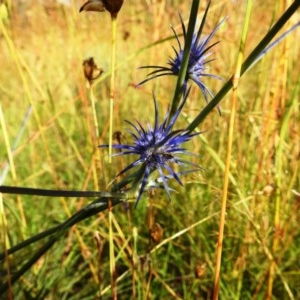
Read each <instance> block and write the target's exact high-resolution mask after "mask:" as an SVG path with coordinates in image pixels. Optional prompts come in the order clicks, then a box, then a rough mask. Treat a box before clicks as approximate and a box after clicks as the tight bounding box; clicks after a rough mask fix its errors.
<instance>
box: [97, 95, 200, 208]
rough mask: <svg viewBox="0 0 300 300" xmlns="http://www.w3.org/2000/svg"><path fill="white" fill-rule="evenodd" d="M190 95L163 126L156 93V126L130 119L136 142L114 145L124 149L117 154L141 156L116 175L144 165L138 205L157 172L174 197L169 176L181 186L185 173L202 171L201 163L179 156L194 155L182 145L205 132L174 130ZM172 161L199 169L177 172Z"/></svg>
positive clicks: (185, 97)
mask: <svg viewBox="0 0 300 300" xmlns="http://www.w3.org/2000/svg"><path fill="white" fill-rule="evenodd" d="M188 94H189V91H188V92H187V93H186V95H185V96H184V98H183V101H182V103H181V105H180V106H179V108H178V110H177V111H176V113H175V114H174V116H173V117H172V118H171V120H170V122H169V124H167V120H168V118H169V111H168V112H167V114H166V116H165V118H164V120H163V122H162V123H161V124H160V125H159V117H158V108H157V101H156V98H155V96H154V95H153V99H154V109H155V119H154V125H153V126H151V125H150V124H149V123H148V124H147V128H144V127H143V126H142V125H141V124H140V123H139V122H137V124H136V125H135V124H133V123H132V122H130V121H126V122H127V123H128V124H129V125H130V126H131V128H132V129H130V130H128V132H129V134H130V135H131V136H132V138H133V143H132V144H131V145H126V144H121V145H119V144H115V145H112V147H113V148H115V149H120V150H122V152H120V153H116V154H114V156H118V155H130V154H133V155H137V156H138V158H137V159H136V160H135V161H134V162H132V163H131V164H129V165H128V166H127V167H126V168H125V169H123V170H122V171H121V172H120V173H119V174H118V175H117V176H116V177H118V176H120V175H122V174H124V173H125V172H127V171H129V170H131V169H132V168H134V167H136V166H141V167H140V170H139V171H138V172H137V173H138V174H140V175H138V180H136V181H139V179H140V180H141V186H140V189H139V193H138V197H137V201H136V205H137V204H138V202H139V200H140V198H141V196H142V193H143V191H144V190H145V188H146V186H147V184H148V183H149V176H150V174H151V173H152V172H153V171H155V170H157V171H158V173H159V179H160V181H162V183H163V186H164V189H165V190H166V192H167V194H168V197H169V198H170V188H169V186H168V184H167V180H168V179H169V178H175V179H176V181H177V182H178V183H179V184H180V185H183V184H182V182H181V180H180V178H179V176H180V175H181V174H185V173H189V172H191V171H196V170H199V166H198V165H196V164H194V163H192V162H190V161H186V160H183V159H182V158H180V157H179V155H181V154H186V155H194V154H192V153H190V152H188V151H186V149H185V148H183V147H182V144H184V143H186V142H187V141H189V140H190V139H191V138H192V137H194V136H195V135H198V134H200V133H201V132H197V133H191V132H188V131H185V130H174V129H173V127H174V125H175V123H176V120H177V118H178V116H179V114H180V112H181V110H182V108H183V106H184V104H185V102H186V99H187V97H188ZM100 147H108V145H103V146H100ZM172 164H177V165H180V166H184V165H187V166H193V167H195V169H193V170H188V171H184V172H181V173H176V172H175V171H174V170H173V169H172V167H171V165H172ZM164 171H167V172H168V173H169V174H168V175H165V173H164Z"/></svg>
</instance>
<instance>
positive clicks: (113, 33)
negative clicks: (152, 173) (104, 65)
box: [108, 16, 117, 163]
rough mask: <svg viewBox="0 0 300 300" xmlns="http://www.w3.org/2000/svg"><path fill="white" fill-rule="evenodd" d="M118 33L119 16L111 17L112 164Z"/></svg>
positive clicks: (110, 142)
mask: <svg viewBox="0 0 300 300" xmlns="http://www.w3.org/2000/svg"><path fill="white" fill-rule="evenodd" d="M116 32H117V16H112V17H111V60H110V64H111V66H110V69H111V75H110V95H109V103H110V104H109V141H108V155H109V159H108V161H109V163H111V155H112V136H113V110H114V100H115V94H114V93H115V65H116Z"/></svg>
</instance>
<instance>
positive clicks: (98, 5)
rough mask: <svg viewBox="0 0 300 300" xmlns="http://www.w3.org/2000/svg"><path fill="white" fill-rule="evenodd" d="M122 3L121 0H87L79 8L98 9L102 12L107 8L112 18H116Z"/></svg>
mask: <svg viewBox="0 0 300 300" xmlns="http://www.w3.org/2000/svg"><path fill="white" fill-rule="evenodd" d="M122 5H123V0H88V1H87V2H85V3H84V4H83V5H82V6H81V7H80V9H79V12H82V11H98V12H103V11H105V10H107V11H108V12H110V14H111V16H112V17H113V18H116V17H117V15H118V12H119V11H120V9H121V7H122Z"/></svg>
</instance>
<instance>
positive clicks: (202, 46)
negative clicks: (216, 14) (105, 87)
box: [137, 3, 225, 102]
mask: <svg viewBox="0 0 300 300" xmlns="http://www.w3.org/2000/svg"><path fill="white" fill-rule="evenodd" d="M209 5H210V3H209V4H208V6H207V8H206V11H205V13H204V16H203V19H202V22H201V25H200V27H199V29H198V32H197V33H194V35H193V40H192V44H191V50H190V56H189V61H188V68H187V73H186V78H185V81H184V84H183V92H186V89H187V83H188V81H189V80H192V81H193V82H195V83H196V84H197V86H198V87H199V88H200V90H201V92H202V93H203V95H204V97H205V100H206V102H207V101H208V95H210V96H211V97H213V93H212V92H211V90H210V89H209V88H208V87H207V86H206V85H205V84H204V83H203V81H202V78H203V77H212V78H215V79H219V80H221V77H219V76H217V75H213V74H209V73H208V72H207V70H208V67H207V65H208V64H209V63H210V62H212V61H214V60H215V59H208V57H209V56H210V55H211V54H213V52H212V51H210V50H211V49H212V48H213V47H214V46H215V45H216V44H218V43H219V42H215V43H213V44H211V45H209V42H210V41H211V39H212V37H213V36H214V34H215V33H216V31H217V30H218V28H219V27H220V26H221V24H222V23H223V22H224V20H225V19H223V20H222V21H221V22H220V23H219V24H218V25H217V26H216V27H215V28H214V29H213V31H212V32H211V33H210V34H209V35H208V36H204V37H202V38H201V35H202V30H203V26H204V23H205V19H206V16H207V13H208V9H209ZM179 18H180V22H181V28H182V32H183V38H184V42H185V41H186V27H185V25H184V22H183V19H182V17H181V15H180V14H179ZM171 29H172V31H173V33H174V35H175V38H176V40H177V43H178V50H176V48H175V47H173V50H174V53H175V56H174V57H171V58H170V59H169V61H168V65H169V67H163V66H143V67H141V69H149V68H152V69H155V70H154V71H152V72H151V73H149V74H148V75H147V76H148V78H147V79H145V80H143V81H141V82H140V83H139V84H138V85H137V86H140V85H142V84H144V83H146V82H148V81H150V80H152V79H154V78H157V77H161V76H167V75H172V76H178V74H179V71H180V69H181V67H182V60H183V49H184V48H183V47H182V44H181V42H180V40H179V36H178V34H177V33H176V31H175V29H174V28H173V27H172V26H171Z"/></svg>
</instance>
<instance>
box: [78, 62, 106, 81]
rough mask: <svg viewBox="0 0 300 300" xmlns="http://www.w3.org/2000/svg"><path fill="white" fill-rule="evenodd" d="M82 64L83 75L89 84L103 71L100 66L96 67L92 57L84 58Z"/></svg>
mask: <svg viewBox="0 0 300 300" xmlns="http://www.w3.org/2000/svg"><path fill="white" fill-rule="evenodd" d="M82 65H83V73H84V77H85V78H86V79H87V80H88V82H89V83H90V84H91V83H92V81H93V80H95V79H97V78H99V77H100V75H101V74H102V73H103V70H102V69H101V68H98V66H97V65H96V63H95V61H94V58H93V57H90V58H88V59H85V60H84V61H83V64H82Z"/></svg>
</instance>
